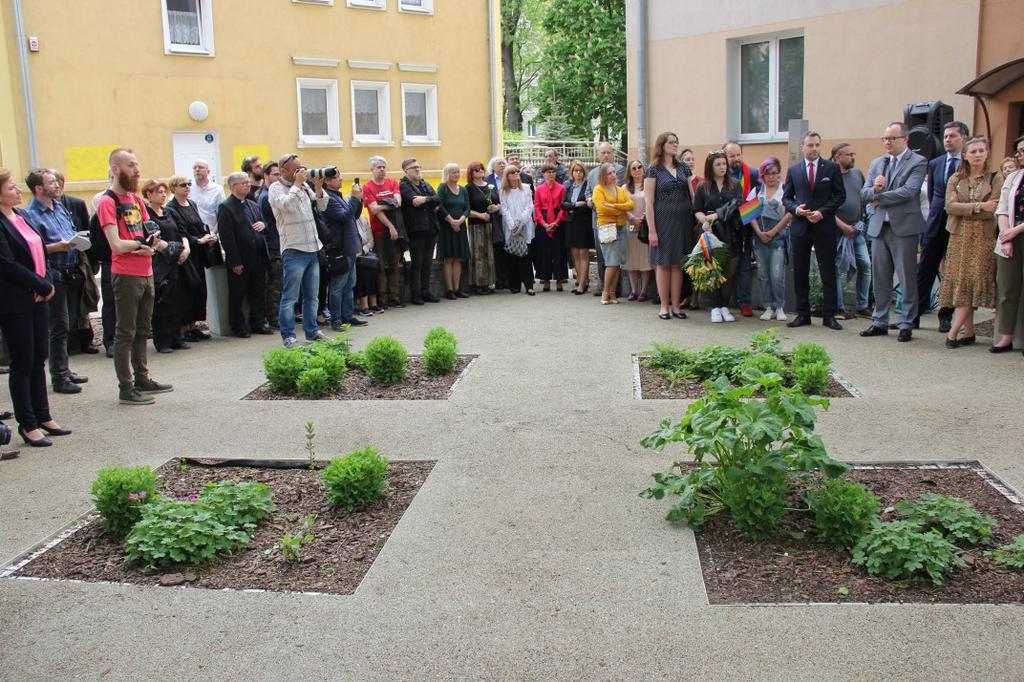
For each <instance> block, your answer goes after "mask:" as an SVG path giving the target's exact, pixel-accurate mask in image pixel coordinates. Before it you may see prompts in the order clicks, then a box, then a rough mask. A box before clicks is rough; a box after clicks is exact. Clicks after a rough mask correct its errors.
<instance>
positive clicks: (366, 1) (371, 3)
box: [348, 0, 388, 9]
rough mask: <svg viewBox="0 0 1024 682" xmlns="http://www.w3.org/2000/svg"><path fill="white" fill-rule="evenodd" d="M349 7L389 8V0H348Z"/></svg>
mask: <svg viewBox="0 0 1024 682" xmlns="http://www.w3.org/2000/svg"><path fill="white" fill-rule="evenodd" d="M348 6H349V7H364V8H366V9H387V8H388V2H387V0H348Z"/></svg>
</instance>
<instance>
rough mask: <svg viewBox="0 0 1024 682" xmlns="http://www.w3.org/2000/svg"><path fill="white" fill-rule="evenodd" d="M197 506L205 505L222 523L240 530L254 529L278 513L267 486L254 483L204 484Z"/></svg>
mask: <svg viewBox="0 0 1024 682" xmlns="http://www.w3.org/2000/svg"><path fill="white" fill-rule="evenodd" d="M199 502H202V503H203V504H206V505H208V506H209V507H210V509H212V510H213V511H214V513H216V514H217V517H218V518H219V519H220V520H221V522H222V523H224V524H226V525H228V526H231V527H233V528H243V529H249V528H253V527H255V526H256V524H257V523H259V522H260V521H262V520H263V519H264V518H265V517H266V516H267V514H269V513H270V512H272V511H274V510H275V509H277V506H276V505H275V504H274V501H273V493H272V492H271V490H270V486H268V485H266V484H265V483H256V482H254V481H242V482H237V481H220V482H218V483H213V482H210V483H207V484H206V485H204V486H203V490H202V492H200V493H199Z"/></svg>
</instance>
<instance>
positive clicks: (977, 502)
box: [696, 465, 1024, 604]
mask: <svg viewBox="0 0 1024 682" xmlns="http://www.w3.org/2000/svg"><path fill="white" fill-rule="evenodd" d="M845 476H846V477H847V478H848V479H850V480H854V481H859V482H861V483H863V484H864V485H865V486H867V487H868V489H870V490H871V492H873V493H874V494H875V495H877V496H878V497H879V499H880V501H881V506H882V509H885V508H887V507H889V506H891V505H893V504H895V503H896V502H898V501H900V499H911V498H915V497H916V496H917V495H919V494H921V493H928V492H932V493H940V494H944V495H953V496H955V497H961V498H963V499H966V500H968V501H970V502H971V503H972V504H973V505H974V506H975V508H977V510H978V511H979V512H981V513H982V514H985V515H989V516H992V517H994V518H995V519H996V521H997V522H998V525H997V526H996V528H995V530H994V531H993V532H992V546H1000V545H1004V544H1007V543H1009V542H1010V541H1012V540H1013V538H1014V537H1015V536H1017V535H1019V534H1020V533H1024V513H1022V512H1021V510H1020V509H1018V508H1016V507H1015V506H1014V505H1013V504H1012V503H1011V502H1010V501H1009V500H1008V499H1007V498H1006V497H1004V496H1003V495H1002V494H1000V493H999V492H998V491H996V490H995V489H994V488H993V487H992V486H991V485H989V483H987V482H986V481H985V480H984V479H982V478H981V477H980V476H979V475H978V474H976V473H975V472H974V471H971V470H967V469H917V468H909V467H901V466H899V465H896V466H894V467H893V468H885V469H854V470H851V471H850V472H848V473H847V474H846V475H845ZM810 516H811V515H810V514H807V513H791V514H789V515H787V517H785V519H784V521H783V530H782V532H781V533H780V535H779V538H778V539H775V540H770V541H755V540H750V539H748V538H747V537H745V536H744V535H742V534H741V533H740V532H739V531H737V530H736V529H735V528H733V526H732V524H731V523H730V521H729V518H728V515H727V514H726V513H721V514H718V515H715V516H713V517H711V519H710V520H709V521H708V522H707V523H706V524H705V526H704V528H703V529H701V530H700V531H699V532H697V533H696V540H697V547H698V550H699V553H700V561H701V569H702V571H703V574H704V584H705V587H706V588H707V592H708V599H709V601H710V602H711V603H712V604H741V603H766V604H767V603H804V602H844V601H845V602H870V603H878V602H913V603H958V604H1007V603H1010V604H1022V603H1024V571H1020V570H1014V569H1011V568H1008V567H1006V566H1002V565H1000V564H997V563H995V562H994V561H993V560H992V559H990V558H989V557H986V556H985V554H984V552H985V551H986V549H988V548H986V547H980V546H979V547H968V546H965V547H963V550H964V553H963V558H964V560H965V561H966V562H967V566H966V567H965V568H954V569H952V570H951V571H949V572H948V573H947V574H946V577H945V580H944V582H943V584H942V585H941V586H935V585H933V584H932V582H931V580H929V579H925V580H923V581H890V580H886V579H884V578H880V577H875V576H871V575H868V573H867V571H866V570H865V569H864V568H862V567H859V566H854V565H853V563H852V562H851V554H850V552H840V551H836V550H835V549H833V548H832V547H831V546H829V545H824V544H821V543H818V542H816V541H815V540H814V539H813V537H812V528H811V521H812V519H811V518H810ZM890 517H891V518H896V517H894V516H892V515H891V513H890V514H884V515H883V518H884V519H885V520H889V518H890ZM794 534H795V536H796V537H794ZM800 534H805V535H804V536H803V537H802V538H801V535H800ZM796 538H801V539H796ZM841 587H845V588H846V589H847V590H848V591H849V594H848V595H846V596H840V595H839V593H838V592H837V590H838V589H839V588H841Z"/></svg>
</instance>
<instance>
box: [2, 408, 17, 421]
mask: <svg viewBox="0 0 1024 682" xmlns="http://www.w3.org/2000/svg"><path fill="white" fill-rule="evenodd" d="M13 418H14V413H13V412H11V411H10V410H4V411H3V412H0V422H5V421H7V420H8V419H13Z"/></svg>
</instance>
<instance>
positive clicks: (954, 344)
mask: <svg viewBox="0 0 1024 682" xmlns="http://www.w3.org/2000/svg"><path fill="white" fill-rule="evenodd" d="M959 347H960V342H959V341H957V340H956V339H951V338H949V337H948V336H947V337H946V348H959Z"/></svg>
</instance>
